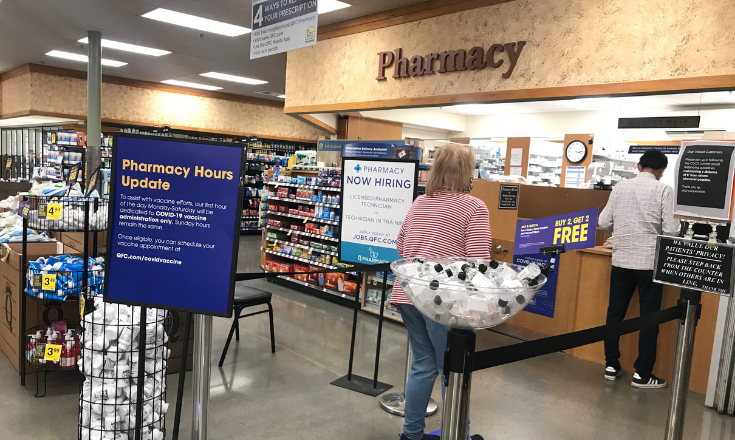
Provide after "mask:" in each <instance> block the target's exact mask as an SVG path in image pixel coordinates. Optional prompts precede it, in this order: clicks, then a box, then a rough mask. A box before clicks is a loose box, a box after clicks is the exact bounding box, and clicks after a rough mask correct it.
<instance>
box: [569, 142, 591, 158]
mask: <svg viewBox="0 0 735 440" xmlns="http://www.w3.org/2000/svg"><path fill="white" fill-rule="evenodd" d="M564 156H565V157H566V158H567V160H568V161H569V162H570V163H580V162H582V161H583V160H584V159H585V158H586V157H587V144H585V143H584V142H582V141H572V142H569V145H567V148H566V149H565V150H564Z"/></svg>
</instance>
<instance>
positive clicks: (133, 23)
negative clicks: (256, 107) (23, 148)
mask: <svg viewBox="0 0 735 440" xmlns="http://www.w3.org/2000/svg"><path fill="white" fill-rule="evenodd" d="M344 1H345V2H346V3H349V4H350V5H352V6H351V7H348V8H344V9H340V10H337V11H333V12H329V13H326V14H321V15H320V16H319V25H320V26H323V25H326V24H331V23H336V22H340V21H344V20H349V19H353V18H357V17H362V16H365V15H369V14H373V13H377V12H381V11H387V10H390V9H394V8H398V7H402V6H407V5H410V4H413V3H418V2H419V1H417V0H344ZM250 5H251V1H250V0H199V1H195V0H0V72H6V71H8V70H10V69H13V68H15V67H18V66H21V65H23V64H26V63H36V64H41V63H43V64H45V65H48V66H55V67H63V68H67V69H74V70H83V71H84V70H86V65H85V64H84V63H80V62H75V61H67V60H64V59H59V58H52V57H49V56H46V55H45V54H46V53H47V52H49V51H51V50H61V51H66V52H72V53H76V54H82V55H86V47H81V44H80V43H78V42H77V41H78V40H79V39H81V38H84V37H86V36H87V31H88V30H99V31H101V32H102V38H105V39H109V40H113V41H119V42H124V43H129V44H137V45H140V46H146V47H152V48H156V49H164V50H168V51H171V52H172V53H171V54H168V55H164V56H161V57H152V56H146V55H140V54H134V53H131V52H122V51H119V50H111V49H104V48H103V50H102V56H103V58H107V59H111V60H115V61H123V62H127V63H128V64H127V65H126V66H123V67H103V69H102V70H103V73H104V74H107V75H114V76H120V77H124V78H131V79H138V80H144V81H152V82H161V81H163V80H167V79H177V80H182V81H190V82H197V83H202V84H211V85H216V86H219V87H223V90H221V91H222V92H226V93H234V94H238V95H245V96H254V97H259V98H264V96H263V95H261V94H258V93H256V92H262V91H271V92H278V93H283V92H284V91H285V80H286V54H278V55H272V56H269V57H265V58H260V59H257V60H252V61H251V60H250V34H249V33H248V34H245V35H242V36H239V37H225V36H221V35H216V34H211V33H206V32H204V33H203V32H202V31H198V30H195V29H189V28H185V27H181V26H176V25H172V24H167V23H162V22H159V21H155V20H150V19H147V18H143V17H141V15H143V14H145V13H147V12H150V11H152V10H154V9H157V8H159V7H162V8H166V9H170V10H173V11H177V12H182V13H187V14H192V15H197V16H200V17H204V18H208V19H212V20H218V21H223V22H226V23H230V24H234V25H238V26H243V27H247V28H250V25H251V23H250V21H251V13H250ZM200 34H203V37H202V36H200ZM205 72H221V73H227V74H232V75H238V76H245V77H249V78H255V79H260V80H263V81H268V84H264V85H260V86H251V85H245V84H239V83H234V82H224V81H220V80H215V79H210V78H205V77H202V76H199V74H200V73H205ZM266 99H269V98H266ZM271 99H275V100H278V99H277V98H271Z"/></svg>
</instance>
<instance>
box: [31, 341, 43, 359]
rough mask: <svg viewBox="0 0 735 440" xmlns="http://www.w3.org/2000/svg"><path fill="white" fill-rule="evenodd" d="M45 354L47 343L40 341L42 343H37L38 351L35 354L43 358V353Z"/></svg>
mask: <svg viewBox="0 0 735 440" xmlns="http://www.w3.org/2000/svg"><path fill="white" fill-rule="evenodd" d="M44 354H46V344H45V343H40V344H38V343H37V344H36V352H35V354H34V356H35V357H36V359H43V355H44Z"/></svg>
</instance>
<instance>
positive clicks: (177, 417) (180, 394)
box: [171, 313, 194, 440]
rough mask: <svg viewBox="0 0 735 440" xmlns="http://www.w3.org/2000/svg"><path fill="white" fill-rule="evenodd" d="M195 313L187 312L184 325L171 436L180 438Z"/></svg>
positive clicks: (177, 439) (175, 438) (174, 438)
mask: <svg viewBox="0 0 735 440" xmlns="http://www.w3.org/2000/svg"><path fill="white" fill-rule="evenodd" d="M193 315H194V314H193V313H187V314H186V325H185V326H184V340H183V343H184V346H183V348H182V350H181V367H180V369H179V387H178V389H177V390H176V411H175V413H174V433H173V436H172V437H171V438H173V440H179V426H180V425H181V404H182V403H183V402H182V401H183V399H184V380H185V379H186V358H187V357H189V335H190V333H191V322H192V321H193Z"/></svg>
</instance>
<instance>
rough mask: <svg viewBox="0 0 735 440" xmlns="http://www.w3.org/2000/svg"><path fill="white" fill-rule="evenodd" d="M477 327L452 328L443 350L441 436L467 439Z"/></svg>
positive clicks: (447, 438)
mask: <svg viewBox="0 0 735 440" xmlns="http://www.w3.org/2000/svg"><path fill="white" fill-rule="evenodd" d="M475 340H476V334H475V331H474V330H461V329H455V328H450V329H449V331H448V332H447V349H446V351H445V352H444V385H445V386H446V390H445V391H444V410H443V412H442V431H441V440H466V439H467V417H468V416H469V414H470V389H471V387H472V371H473V370H474V358H475Z"/></svg>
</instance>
